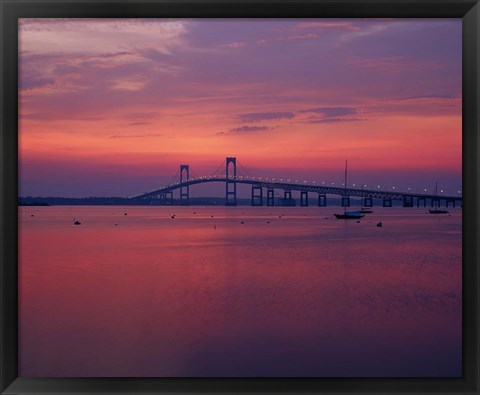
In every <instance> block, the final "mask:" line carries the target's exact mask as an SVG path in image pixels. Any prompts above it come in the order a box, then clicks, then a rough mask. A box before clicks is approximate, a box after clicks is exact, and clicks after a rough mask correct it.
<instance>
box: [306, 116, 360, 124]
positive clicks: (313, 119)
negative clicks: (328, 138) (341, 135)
mask: <svg viewBox="0 0 480 395" xmlns="http://www.w3.org/2000/svg"><path fill="white" fill-rule="evenodd" d="M366 120H367V119H365V118H317V117H311V118H307V119H306V120H305V121H303V122H302V123H338V122H358V121H366Z"/></svg>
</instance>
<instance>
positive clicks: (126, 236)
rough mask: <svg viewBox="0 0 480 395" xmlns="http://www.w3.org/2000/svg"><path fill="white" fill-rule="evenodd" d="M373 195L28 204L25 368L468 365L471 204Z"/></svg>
mask: <svg viewBox="0 0 480 395" xmlns="http://www.w3.org/2000/svg"><path fill="white" fill-rule="evenodd" d="M374 210H375V212H374V213H373V214H371V215H369V216H367V217H366V218H365V219H364V220H362V221H361V223H356V222H355V221H343V220H334V219H332V218H331V214H332V213H333V212H334V211H335V208H329V207H327V208H317V207H309V208H299V207H296V208H284V207H275V208H271V207H263V208H251V207H236V208H223V207H217V208H203V207H182V208H180V207H28V208H27V207H22V208H21V209H20V219H19V221H20V234H19V242H20V244H19V245H20V251H19V256H20V262H19V275H20V284H19V286H20V290H19V292H20V295H19V297H20V309H19V312H20V333H19V335H20V364H19V368H20V375H21V376H323V377H325V376H460V375H461V374H462V372H461V211H460V210H459V209H455V210H452V215H451V216H445V217H442V218H438V217H437V216H432V215H426V214H425V209H423V208H421V209H417V208H413V209H403V208H389V209H384V208H374ZM194 211H195V214H193V212H194ZM124 213H127V214H128V215H124ZM173 213H175V214H176V218H175V219H172V218H171V214H173ZM31 214H34V217H31ZM212 215H213V218H212ZM280 215H281V216H282V218H279V216H280ZM74 217H76V218H78V219H80V221H81V222H82V225H80V226H74V225H73V223H72V219H73V218H74ZM325 217H328V219H325ZM379 219H381V220H382V221H383V223H384V227H383V228H377V227H376V226H375V224H376V222H378V220H379ZM242 221H243V222H244V223H243V224H242V223H241V222H242ZM115 224H117V225H115Z"/></svg>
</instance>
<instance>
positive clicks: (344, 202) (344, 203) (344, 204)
mask: <svg viewBox="0 0 480 395" xmlns="http://www.w3.org/2000/svg"><path fill="white" fill-rule="evenodd" d="M342 207H350V196H342Z"/></svg>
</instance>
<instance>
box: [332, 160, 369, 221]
mask: <svg viewBox="0 0 480 395" xmlns="http://www.w3.org/2000/svg"><path fill="white" fill-rule="evenodd" d="M344 195H345V196H347V161H345V193H344ZM344 208H345V209H344V212H343V214H333V215H335V217H337V219H360V218H362V217H365V215H363V214H362V213H360V212H359V211H347V206H345V207H344Z"/></svg>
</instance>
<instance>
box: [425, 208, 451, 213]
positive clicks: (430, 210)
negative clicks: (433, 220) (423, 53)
mask: <svg viewBox="0 0 480 395" xmlns="http://www.w3.org/2000/svg"><path fill="white" fill-rule="evenodd" d="M428 211H429V212H430V214H448V211H447V210H440V209H434V210H432V209H429V210H428Z"/></svg>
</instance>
